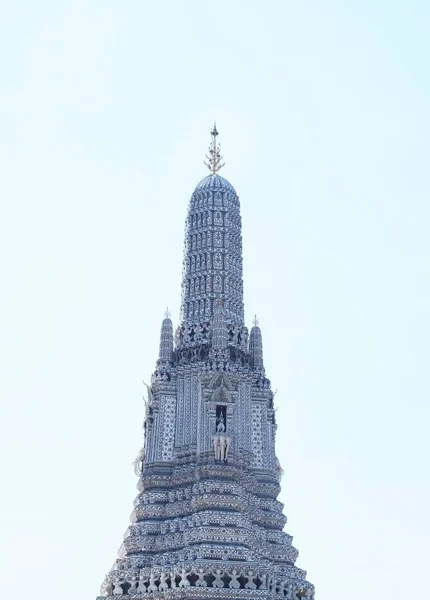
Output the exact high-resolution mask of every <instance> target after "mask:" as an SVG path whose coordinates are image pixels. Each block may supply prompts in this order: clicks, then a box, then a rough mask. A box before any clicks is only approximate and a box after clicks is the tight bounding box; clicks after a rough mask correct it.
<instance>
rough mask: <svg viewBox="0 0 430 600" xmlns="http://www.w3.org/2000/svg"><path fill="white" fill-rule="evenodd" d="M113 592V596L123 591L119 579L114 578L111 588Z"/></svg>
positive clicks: (119, 594)
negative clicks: (113, 585)
mask: <svg viewBox="0 0 430 600" xmlns="http://www.w3.org/2000/svg"><path fill="white" fill-rule="evenodd" d="M113 593H114V596H122V595H123V593H124V592H123V589H122V586H121V581H120V580H119V579H115V587H114V588H113Z"/></svg>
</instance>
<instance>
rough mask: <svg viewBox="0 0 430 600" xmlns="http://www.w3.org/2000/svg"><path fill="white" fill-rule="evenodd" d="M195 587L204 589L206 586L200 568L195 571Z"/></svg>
mask: <svg viewBox="0 0 430 600" xmlns="http://www.w3.org/2000/svg"><path fill="white" fill-rule="evenodd" d="M195 586H196V587H206V586H207V582H206V580H205V572H204V570H203V569H202V568H201V567H200V568H199V570H198V571H197V579H196V583H195Z"/></svg>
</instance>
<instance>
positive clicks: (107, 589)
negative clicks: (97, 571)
mask: <svg viewBox="0 0 430 600" xmlns="http://www.w3.org/2000/svg"><path fill="white" fill-rule="evenodd" d="M112 590H113V586H112V584H111V582H110V581H109V579H108V578H107V577H105V580H104V581H103V583H102V586H101V588H100V594H101V595H102V596H111V595H112Z"/></svg>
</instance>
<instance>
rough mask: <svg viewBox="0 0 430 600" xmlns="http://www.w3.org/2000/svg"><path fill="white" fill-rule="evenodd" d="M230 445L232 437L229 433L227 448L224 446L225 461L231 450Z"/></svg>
mask: <svg viewBox="0 0 430 600" xmlns="http://www.w3.org/2000/svg"><path fill="white" fill-rule="evenodd" d="M230 446H231V437H229V436H228V435H227V436H226V438H225V448H224V461H225V462H227V458H228V451H229V450H230Z"/></svg>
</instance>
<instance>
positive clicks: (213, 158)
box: [205, 122, 225, 175]
mask: <svg viewBox="0 0 430 600" xmlns="http://www.w3.org/2000/svg"><path fill="white" fill-rule="evenodd" d="M217 136H218V130H217V128H216V123H215V122H214V126H213V129H212V131H211V137H212V141H211V145H210V146H209V155H208V154H206V158H207V161H208V162H205V165H206V166H207V168H208V169H209V171H211V173H212V175H215V173H217V172H218V171H219V170H220V169H222V168H223V166H224V165H225V163H222V160H223V157H222V156H221V152H220V145H219V144H218V143H217V141H216V138H217ZM221 163H222V164H221Z"/></svg>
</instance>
